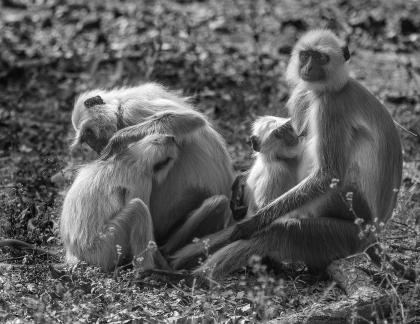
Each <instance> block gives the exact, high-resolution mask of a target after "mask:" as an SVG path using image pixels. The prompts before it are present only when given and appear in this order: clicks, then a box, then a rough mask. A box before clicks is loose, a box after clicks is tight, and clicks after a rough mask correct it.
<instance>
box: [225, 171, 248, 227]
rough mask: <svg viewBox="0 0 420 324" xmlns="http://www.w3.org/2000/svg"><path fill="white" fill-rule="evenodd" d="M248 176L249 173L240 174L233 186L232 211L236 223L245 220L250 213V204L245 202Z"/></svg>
mask: <svg viewBox="0 0 420 324" xmlns="http://www.w3.org/2000/svg"><path fill="white" fill-rule="evenodd" d="M248 174H249V172H243V173H241V174H239V175H238V176H237V177H236V179H235V181H234V182H233V185H232V198H231V200H230V209H231V211H232V216H233V219H234V220H236V221H239V220H241V219H243V218H244V217H245V216H246V213H247V211H248V202H246V201H245V199H246V197H245V186H246V180H247V178H248Z"/></svg>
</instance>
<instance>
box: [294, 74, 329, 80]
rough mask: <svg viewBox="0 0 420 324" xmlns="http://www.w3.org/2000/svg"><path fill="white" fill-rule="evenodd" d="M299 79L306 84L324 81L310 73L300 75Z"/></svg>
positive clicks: (319, 76)
mask: <svg viewBox="0 0 420 324" xmlns="http://www.w3.org/2000/svg"><path fill="white" fill-rule="evenodd" d="M300 77H301V78H302V80H303V81H306V82H317V81H322V80H323V79H324V77H323V76H322V75H314V74H312V73H311V74H310V73H302V74H301V75H300Z"/></svg>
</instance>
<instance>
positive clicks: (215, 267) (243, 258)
mask: <svg viewBox="0 0 420 324" xmlns="http://www.w3.org/2000/svg"><path fill="white" fill-rule="evenodd" d="M261 243H263V244H261ZM265 243H266V242H264V241H263V242H259V240H258V239H257V238H252V239H250V240H240V241H236V242H233V243H231V244H229V245H227V246H225V247H224V248H222V249H220V250H218V251H216V252H215V253H214V254H213V255H211V256H210V257H209V258H208V259H207V260H206V261H205V262H204V263H203V264H202V265H201V266H200V267H199V268H198V269H196V270H194V274H196V275H199V276H203V275H207V274H209V275H210V277H211V278H212V279H215V280H217V279H221V278H223V277H224V276H226V275H228V274H229V273H232V272H233V271H235V270H238V269H241V268H243V267H245V266H246V265H247V264H248V260H249V258H250V257H252V256H253V255H259V256H265V255H266V254H267V251H268V249H267V248H268V246H265V245H264V244H265Z"/></svg>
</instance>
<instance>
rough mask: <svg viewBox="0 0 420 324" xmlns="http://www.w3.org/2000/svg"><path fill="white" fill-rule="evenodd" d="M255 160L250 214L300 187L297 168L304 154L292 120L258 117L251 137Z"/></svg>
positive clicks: (249, 179) (249, 181)
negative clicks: (291, 189)
mask: <svg viewBox="0 0 420 324" xmlns="http://www.w3.org/2000/svg"><path fill="white" fill-rule="evenodd" d="M250 141H251V146H252V149H253V150H254V151H255V161H254V163H253V165H252V167H251V169H250V171H249V174H248V177H247V180H246V190H245V201H248V212H247V215H249V216H251V215H253V214H254V213H255V212H256V211H257V210H258V209H260V208H262V207H264V206H266V205H267V204H268V203H270V202H271V201H273V200H274V199H276V198H277V197H280V196H281V195H282V194H283V193H285V192H286V191H287V190H289V189H290V188H292V187H293V186H294V185H296V184H297V167H298V162H299V157H300V154H301V145H300V144H299V138H298V136H297V134H296V133H295V131H294V130H293V127H292V125H291V123H290V118H287V119H286V118H281V117H274V116H264V117H260V118H258V119H257V120H256V121H255V123H254V125H253V127H252V135H251V137H250Z"/></svg>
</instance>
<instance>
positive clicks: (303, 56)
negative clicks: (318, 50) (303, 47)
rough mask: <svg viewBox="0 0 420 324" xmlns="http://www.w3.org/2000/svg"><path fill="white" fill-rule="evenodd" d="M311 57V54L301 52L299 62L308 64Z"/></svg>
mask: <svg viewBox="0 0 420 324" xmlns="http://www.w3.org/2000/svg"><path fill="white" fill-rule="evenodd" d="M310 55H311V54H310V53H309V52H308V51H300V52H299V60H300V62H302V63H305V62H307V61H308V59H309V56H310Z"/></svg>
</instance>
